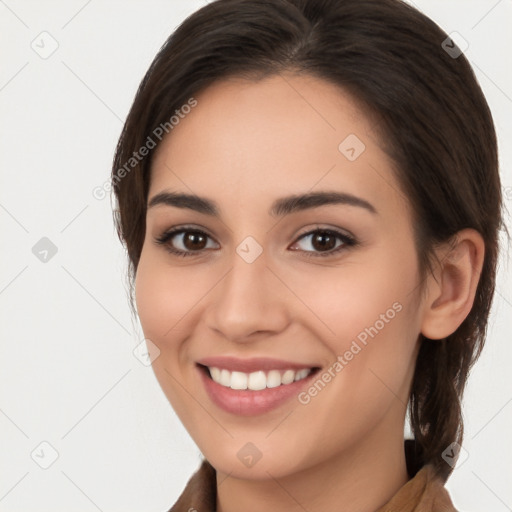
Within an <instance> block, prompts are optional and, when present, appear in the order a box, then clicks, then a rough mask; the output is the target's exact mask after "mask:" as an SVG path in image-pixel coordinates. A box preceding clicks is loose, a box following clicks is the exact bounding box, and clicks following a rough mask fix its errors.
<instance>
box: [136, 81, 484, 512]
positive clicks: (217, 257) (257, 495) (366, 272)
mask: <svg viewBox="0 0 512 512" xmlns="http://www.w3.org/2000/svg"><path fill="white" fill-rule="evenodd" d="M196 98H197V100H198V105H197V106H196V107H195V108H194V109H193V110H192V111H191V113H190V114H188V115H187V116H186V117H185V118H184V119H183V120H181V121H180V123H179V125H177V126H176V127H175V128H174V129H173V131H172V132H171V133H170V135H169V136H167V138H165V139H164V141H163V142H162V144H161V145H160V146H159V148H158V150H157V152H156V154H155V158H154V160H153V166H152V174H151V183H150V189H149V199H150V200H151V198H153V197H154V196H155V195H156V194H159V193H161V192H164V191H166V192H181V193H188V194H195V195H197V196H200V197H204V198H208V199H210V200H213V201H215V202H216V203H217V205H218V208H219V212H220V214H219V216H218V217H215V216H211V215H207V214H205V213H200V212H197V211H194V210H192V209H189V208H179V207H176V206H169V205H157V206H153V207H151V208H149V209H148V211H147V219H146V222H147V230H146V238H145V242H144V246H143V250H142V254H141V259H140V263H139V267H138V269H137V275H136V301H137V309H138V313H139V316H140V321H141V325H142V328H143V331H144V335H145V337H146V338H148V339H150V340H151V341H152V342H153V343H154V344H155V345H157V346H158V348H159V350H160V355H159V357H157V358H156V359H155V360H154V361H153V369H154V372H155V375H156V377H157V379H158V381H159V383H160V385H161V387H162V389H163V391H164V393H165V394H166V396H167V398H168V399H169V401H170V403H171V404H172V406H173V408H174V409H175V411H176V413H177V414H178V416H179V417H180V419H181V421H182V422H183V424H184V426H185V427H186V428H187V430H188V431H189V433H190V435H191V436H192V438H193V439H194V441H195V442H196V443H197V445H198V446H199V448H200V450H201V451H202V453H203V454H204V456H205V457H206V458H207V459H208V460H209V461H210V463H211V464H212V465H213V466H214V467H215V468H216V470H217V485H218V503H217V507H218V510H219V511H222V512H232V511H233V512H234V511H235V510H247V511H253V512H257V511H260V510H265V511H267V510H288V511H296V510H301V511H302V510H304V509H306V510H308V511H311V512H313V511H320V510H322V511H324V512H325V511H334V510H336V511H339V510H350V511H351V512H370V511H375V510H376V509H377V508H378V507H380V506H382V505H383V504H384V503H386V502H387V501H388V500H389V499H390V498H391V497H392V496H393V495H394V494H395V493H396V492H397V491H398V489H399V488H400V487H401V486H403V485H404V484H405V483H406V482H407V480H408V475H407V471H406V465H405V457H404V450H403V425H404V418H405V411H406V404H407V401H408V397H409V390H410V384H411V380H412V376H413V373H414V362H415V358H416V355H417V350H418V337H419V334H420V333H421V332H422V333H423V334H425V335H426V336H429V337H430V338H432V339H434V340H435V339H440V338H442V337H444V336H447V335H449V334H450V333H451V332H453V331H454V330H455V329H456V328H457V327H458V325H460V323H461V322H462V321H463V319H464V318H465V317H466V315H467V314H468V313H469V311H470V308H471V305H472V302H473V297H474V294H475V289H476V285H477V282H478V277H479V273H480V270H481V265H482V260H483V242H482V239H481V237H480V236H479V235H478V233H476V232H474V231H472V230H464V231H463V232H460V233H459V237H458V239H457V243H452V244H451V245H449V246H448V245H446V246H443V247H440V248H439V250H438V256H439V259H440V261H441V264H440V265H438V266H437V267H436V271H435V272H434V274H433V275H431V276H429V277H428V278H427V279H426V281H421V282H420V274H419V268H418V257H417V252H416V248H415V246H414V241H413V226H412V213H411V206H410V204H409V203H408V201H407V199H406V198H405V196H404V194H403V193H402V192H401V190H400V186H399V184H398V182H397V180H396V178H395V175H394V171H393V164H392V162H391V161H390V159H389V158H388V156H387V155H386V154H385V153H384V152H383V150H382V149H381V144H380V142H379V140H378V137H377V136H376V134H375V133H374V131H373V128H374V126H373V124H372V120H371V118H370V117H369V116H368V115H365V113H364V112H363V111H362V110H360V109H359V108H358V106H357V104H356V102H355V101H354V100H353V99H352V98H351V96H350V95H348V94H347V93H345V92H344V91H342V90H340V89H339V88H337V87H335V86H334V85H332V84H329V83H327V82H324V81H322V80H320V79H318V78H314V77H311V76H298V75H292V74H286V75H281V76H273V77H270V78H266V79H264V80H260V81H254V82H253V81H247V80H242V79H230V80H223V81H221V82H217V83H215V84H214V85H212V86H210V87H209V88H208V89H206V90H205V91H203V92H202V93H201V94H199V95H197V96H196ZM349 134H355V135H356V136H357V137H358V138H359V139H360V140H361V141H362V142H363V143H364V144H365V146H366V148H365V150H364V151H363V152H362V153H361V154H360V155H359V156H358V157H357V158H356V159H355V160H354V161H350V160H349V159H347V158H346V156H345V155H344V154H343V153H342V152H341V151H340V150H339V149H338V146H339V144H340V143H341V142H342V141H343V140H344V139H345V138H346V137H347V136H348V135H349ZM318 191H327V192H328V191H335V192H343V193H348V194H352V195H354V196H357V197H358V198H361V199H364V200H365V201H367V202H368V203H370V204H371V205H373V207H374V209H375V211H376V213H373V212H371V211H369V210H367V209H365V208H362V207H360V206H355V205H348V204H329V205H322V206H319V207H315V208H309V209H306V210H303V211H297V212H293V213H290V214H287V215H284V216H276V215H271V214H270V213H269V209H270V207H271V205H272V203H273V202H274V201H275V200H276V199H279V198H282V197H284V196H289V195H294V194H304V193H308V192H318ZM181 226H189V227H190V226H192V227H194V228H195V229H200V230H202V231H204V232H205V233H206V234H207V235H208V236H209V237H210V238H207V239H206V240H208V244H207V246H206V247H205V248H204V249H202V250H199V251H196V252H195V253H194V254H193V255H192V256H188V257H181V256H177V255H173V254H171V253H169V252H168V250H167V249H166V247H165V245H162V244H158V243H156V242H155V239H156V238H157V237H159V236H161V235H162V233H164V232H165V231H166V230H169V229H170V228H173V227H181ZM326 228H330V229H331V230H337V231H340V232H341V233H349V234H351V235H352V236H353V237H354V238H355V239H356V240H357V242H358V243H357V245H355V246H344V247H343V249H342V250H340V251H338V252H332V250H331V254H329V255H328V256H321V255H320V256H319V255H318V254H319V253H321V248H320V249H318V246H315V245H313V244H312V237H311V236H310V237H302V238H301V236H302V235H303V234H305V233H307V232H309V231H311V230H313V229H326ZM248 236H251V237H253V238H254V239H255V240H256V241H257V243H258V244H259V245H260V246H261V248H262V250H263V252H262V253H261V255H260V256H259V257H258V258H257V259H256V260H255V261H254V262H252V263H247V262H246V261H245V260H244V259H243V258H241V257H240V256H239V254H237V252H236V248H237V246H238V245H239V244H240V243H241V242H242V241H243V240H244V239H245V238H246V237H248ZM173 242H174V247H177V248H181V249H183V245H181V244H180V242H182V237H181V236H177V237H175V238H174V239H173V241H169V242H168V243H167V245H168V246H171V245H172V243H173ZM340 243H341V240H340V241H339V242H337V245H339V244H340ZM185 250H186V247H185ZM308 255H309V256H308ZM420 284H421V286H420ZM421 292H422V293H421ZM396 303H399V304H400V306H401V310H400V312H398V313H396V315H395V316H394V318H393V319H392V320H390V321H389V322H387V323H385V327H384V328H382V329H381V330H380V331H379V332H378V334H377V335H376V336H375V337H374V338H369V341H368V343H367V345H366V346H364V347H363V348H362V350H360V352H359V353H357V355H355V356H354V357H353V359H352V360H351V361H349V362H348V364H347V365H346V366H344V368H343V370H342V371H341V372H339V373H337V374H336V376H335V377H334V378H333V379H332V380H331V381H330V382H329V383H328V385H326V386H325V388H324V389H323V390H322V391H321V392H319V393H318V394H317V395H316V396H314V397H312V398H311V400H310V401H309V403H307V404H305V405H303V404H301V403H300V402H299V401H298V400H297V399H292V400H289V401H288V402H287V403H285V404H284V405H282V406H280V407H279V408H277V409H275V410H272V411H270V412H267V413H265V414H261V415H258V416H253V417H250V418H247V417H243V416H237V415H234V414H230V413H227V412H225V411H223V410H222V409H220V408H218V407H217V406H216V405H215V404H213V403H212V402H211V401H210V399H209V397H208V395H207V394H206V391H205V389H204V387H203V385H202V383H201V380H200V378H199V373H198V371H197V368H196V364H195V362H196V361H197V360H198V359H200V358H202V357H206V356H217V355H231V356H236V357H240V358H251V357H261V356H266V357H274V358H277V359H284V360H287V361H293V362H300V363H304V364H305V366H319V367H321V369H322V371H326V369H328V368H329V367H332V365H333V363H334V362H335V361H336V358H337V356H338V355H343V354H344V353H345V352H346V351H347V350H348V349H349V348H350V346H351V343H352V341H353V340H354V339H356V337H357V335H358V334H359V333H361V332H362V331H364V329H365V328H368V327H370V326H373V325H374V324H375V322H376V321H377V320H378V319H379V318H381V316H380V315H382V314H385V313H386V311H387V310H389V309H390V308H392V305H393V304H396ZM429 342H430V343H435V341H429ZM248 442H250V443H252V444H253V445H255V446H256V447H257V449H258V451H259V452H261V455H262V456H261V459H260V460H259V461H258V462H257V463H256V464H255V465H254V466H252V467H250V468H249V467H246V466H245V465H244V464H242V463H241V461H240V460H239V458H238V457H237V453H238V451H239V450H240V449H241V448H242V447H243V446H244V445H245V444H246V443H248ZM191 506H193V504H191Z"/></svg>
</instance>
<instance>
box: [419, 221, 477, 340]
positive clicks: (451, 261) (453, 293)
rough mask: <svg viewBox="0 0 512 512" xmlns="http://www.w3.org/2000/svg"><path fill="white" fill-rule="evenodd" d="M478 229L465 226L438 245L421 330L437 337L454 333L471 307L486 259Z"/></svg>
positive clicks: (424, 304)
mask: <svg viewBox="0 0 512 512" xmlns="http://www.w3.org/2000/svg"><path fill="white" fill-rule="evenodd" d="M484 254H485V243H484V240H483V238H482V236H481V235H480V233H478V231H476V230H474V229H463V230H462V231H459V232H458V233H456V234H455V235H454V237H453V238H452V239H451V240H450V241H449V242H448V243H446V244H443V246H441V247H439V248H438V249H436V256H437V260H438V261H437V262H436V267H435V269H434V271H433V273H432V274H429V276H428V278H427V283H426V293H425V298H424V302H423V319H422V324H421V333H422V334H423V336H425V337H427V338H430V339H434V340H438V339H443V338H446V337H447V336H449V335H450V334H452V333H454V332H455V331H456V330H457V328H458V327H459V325H460V324H461V323H462V322H463V321H464V319H465V318H466V317H467V316H468V314H469V312H470V311H471V307H472V306H473V302H474V299H475V294H476V289H477V286H478V281H479V279H480V274H481V272H482V266H483V262H484Z"/></svg>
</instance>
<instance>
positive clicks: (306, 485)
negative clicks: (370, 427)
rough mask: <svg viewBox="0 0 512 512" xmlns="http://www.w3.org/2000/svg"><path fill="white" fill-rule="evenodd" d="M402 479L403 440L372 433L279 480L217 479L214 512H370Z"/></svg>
mask: <svg viewBox="0 0 512 512" xmlns="http://www.w3.org/2000/svg"><path fill="white" fill-rule="evenodd" d="M395 432H396V430H395ZM408 479H409V476H408V474H407V467H406V460H405V452H404V440H403V435H400V436H395V438H394V439H392V440H389V439H387V440H386V442H383V438H382V433H380V435H377V432H375V433H374V434H373V435H370V436H367V437H365V439H364V440H363V441H362V445H361V444H358V445H357V446H356V447H354V448H352V449H350V450H348V451H344V452H342V453H339V454H336V455H334V456H333V457H332V458H330V459H328V460H324V461H323V462H322V463H321V464H319V465H316V466H313V467H309V468H307V469H304V470H302V471H300V472H298V473H294V474H292V475H288V476H286V477H283V478H279V479H276V478H269V479H265V480H244V479H239V478H233V477H230V476H229V475H225V474H221V473H217V511H218V512H237V511H240V510H244V511H246V512H260V511H261V512H263V511H265V512H267V511H268V510H286V511H287V512H304V511H305V510H308V511H310V512H313V511H319V510H321V511H322V512H341V511H350V512H375V511H376V510H378V509H379V508H380V507H381V506H383V505H384V504H385V503H386V502H387V501H389V500H390V499H391V498H392V497H393V495H394V494H396V492H397V491H398V490H399V489H400V488H401V487H402V486H403V485H404V484H405V483H406V482H407V481H408Z"/></svg>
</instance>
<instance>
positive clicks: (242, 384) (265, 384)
mask: <svg viewBox="0 0 512 512" xmlns="http://www.w3.org/2000/svg"><path fill="white" fill-rule="evenodd" d="M208 369H209V370H210V375H211V377H212V379H213V380H214V381H215V382H217V384H220V385H221V386H225V387H227V388H231V389H251V390H253V391H258V390H260V389H265V388H276V387H277V386H280V385H281V384H290V383H292V382H294V381H296V380H300V379H304V378H305V377H307V376H308V375H309V374H310V373H311V369H310V368H304V369H303V370H297V371H296V370H285V371H284V372H281V371H279V370H270V371H269V372H267V373H266V372H264V371H262V370H260V371H257V372H252V373H244V372H230V371H229V370H225V369H222V370H221V369H220V368H214V367H208Z"/></svg>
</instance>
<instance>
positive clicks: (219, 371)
mask: <svg viewBox="0 0 512 512" xmlns="http://www.w3.org/2000/svg"><path fill="white" fill-rule="evenodd" d="M196 365H197V370H198V372H199V378H200V380H201V382H202V384H203V386H204V389H205V391H206V394H207V396H208V397H209V399H210V400H211V401H212V402H213V404H215V405H216V406H217V407H219V408H221V409H223V410H224V411H225V412H228V413H230V414H235V415H237V416H254V415H259V414H264V413H267V412H270V411H272V410H273V409H277V408H278V407H280V406H282V405H284V404H285V403H287V402H289V401H290V400H292V399H293V398H294V397H297V396H298V394H299V393H300V392H301V391H302V390H303V388H304V387H305V386H307V385H308V383H309V382H310V381H311V379H313V378H314V375H315V374H316V373H317V372H318V371H319V370H320V367H319V366H308V365H306V364H304V363H299V362H291V361H283V360H278V359H271V358H266V357H260V358H252V359H239V358H235V357H230V356H219V357H209V358H205V359H201V360H199V361H197V362H196Z"/></svg>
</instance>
